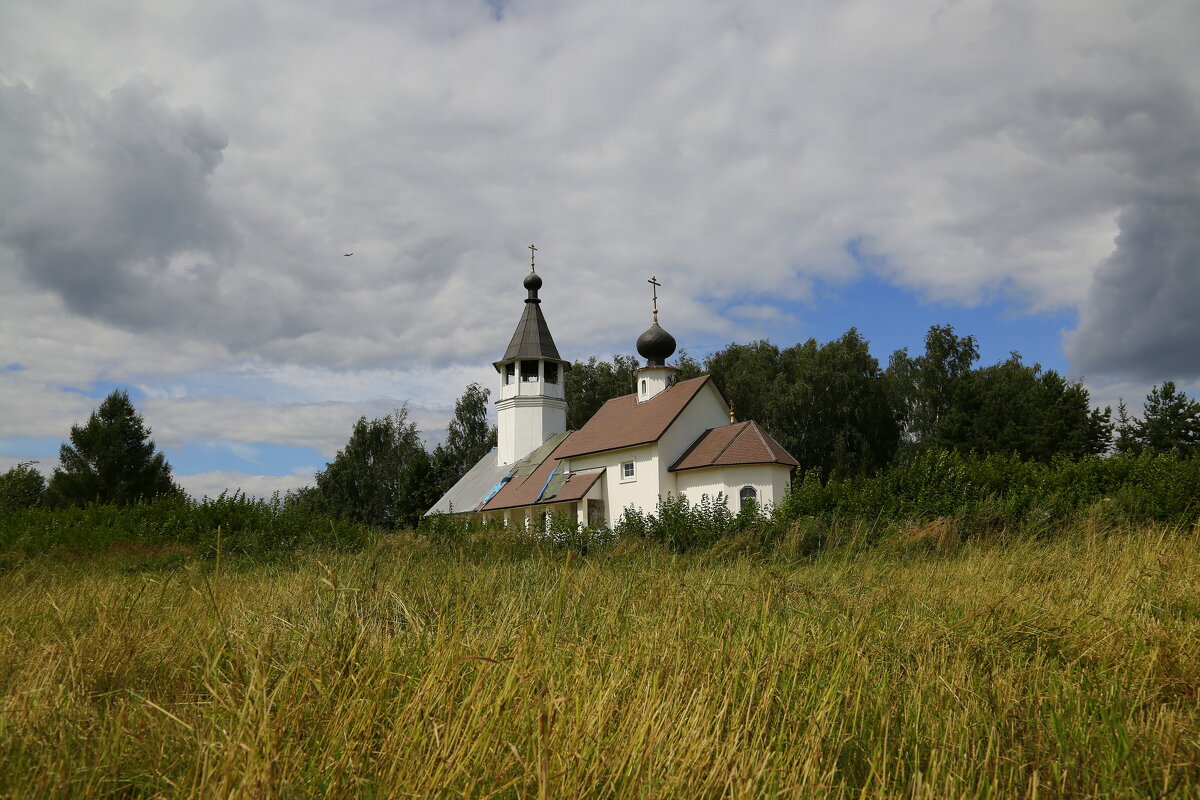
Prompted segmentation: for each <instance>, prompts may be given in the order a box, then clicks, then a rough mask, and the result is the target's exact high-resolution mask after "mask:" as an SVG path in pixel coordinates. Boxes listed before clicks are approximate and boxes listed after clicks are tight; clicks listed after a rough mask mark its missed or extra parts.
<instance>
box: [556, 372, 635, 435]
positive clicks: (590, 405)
mask: <svg viewBox="0 0 1200 800" xmlns="http://www.w3.org/2000/svg"><path fill="white" fill-rule="evenodd" d="M640 366H641V363H640V362H639V361H638V360H637V358H636V357H634V356H622V355H617V356H614V357H613V360H612V361H611V362H609V361H597V360H596V357H595V356H592V357H591V358H589V359H588V360H587V361H586V362H583V361H576V362H575V363H574V364H573V365H572V366H571V369H569V370H567V375H566V383H565V384H564V386H563V391H564V393H565V395H566V400H567V429H568V430H575V431H577V430H579V429H580V428H582V427H583V426H584V425H585V424H587V421H588V420H589V419H591V418H592V416H593V415H594V414H595V413H596V412H597V411H599V410H600V406H602V405H604V404H605V403H606V402H608V401H609V400H611V399H613V398H614V397H621V396H622V395H626V394H630V393H631V392H633V391H634V378H633V372H634V370H636V369H638V367H640Z"/></svg>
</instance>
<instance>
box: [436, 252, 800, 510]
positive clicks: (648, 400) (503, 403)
mask: <svg viewBox="0 0 1200 800" xmlns="http://www.w3.org/2000/svg"><path fill="white" fill-rule="evenodd" d="M651 282H652V283H654V284H655V303H654V305H655V308H654V311H653V324H651V326H650V328H649V329H647V330H646V331H645V332H644V333H643V334H642V335H641V336H639V337H638V340H637V350H638V353H639V354H641V356H642V357H643V358H644V359H646V366H645V367H643V368H641V369H639V370H637V371H636V372H635V386H634V387H631V388H634V389H635V390H636V391H634V392H633V393H631V394H628V395H625V396H624V397H617V398H614V399H612V400H609V401H608V402H607V403H605V404H604V405H603V406H602V407H601V408H600V410H599V411H597V412H596V414H595V415H594V416H593V417H592V418H591V419H590V420H588V422H587V424H585V425H584V426H583V427H582V428H580V429H579V430H577V431H568V430H567V402H566V399H565V392H564V390H563V389H564V387H563V384H564V381H565V373H566V371H567V370H569V369H570V368H571V364H570V363H569V362H567V361H565V360H563V359H562V357H561V356H559V354H558V348H557V347H555V345H554V339H553V337H552V336H551V335H550V329H549V327H548V326H547V325H546V318H545V317H544V316H543V314H542V309H541V300H540V299H539V298H538V291H539V290H540V289H541V287H542V279H541V276H539V275H538V274H537V273H536V272H535V271H534V270H533V268H532V267H531V268H530V272H529V274H528V275H526V276H525V281H524V286H525V289H526V290H527V292H528V296H527V297H526V299H525V309H524V312H523V313H522V315H521V319H520V321H519V322H518V323H517V329H516V331H515V332H514V333H513V337H512V341H510V342H509V344H508V349H507V350H505V351H504V356H503V357H502V358H501V359H500V360H499V361H497V362H495V367H496V371H497V372H498V373H499V374H500V398H499V400H497V401H496V411H497V422H496V424H497V428H498V433H499V437H498V442H497V447H496V448H495V449H493V450H491V451H490V452H489V453H487V454H486V455H485V456H484V457H483V458H481V459H480V460H479V463H477V464H476V465H475V466H474V467H472V468H471V469H470V470H469V471H468V472H467V474H466V475H464V476H463V477H462V478H461V479H460V480H459V481H458V482H457V483H456V484H455V485H454V486H453V487H452V488H451V489H450V491H448V492H446V494H445V495H444V496H443V497H442V498H441V499H440V500H438V502H437V503H436V504H435V505H434V506H433V508H431V509H429V511H428V512H427V513H428V514H436V513H455V514H457V513H470V514H480V515H483V516H484V517H487V518H493V519H502V520H505V521H506V522H509V523H516V524H531V523H532V520H533V519H535V518H540V517H542V516H543V515H545V514H546V513H556V514H567V515H571V516H574V517H575V518H576V519H577V520H578V521H579V523H580V524H583V525H607V526H609V527H612V526H613V525H614V524H615V523H616V522H617V520H618V519H620V517H621V514H622V513H623V512H624V510H625V509H626V508H636V509H639V510H641V511H643V512H647V513H654V510H655V507H656V506H657V504H658V501H659V498H666V497H668V496H675V497H686V498H687V499H688V500H689V501H691V502H693V503H694V502H697V501H699V500H700V499H701V497H702V496H704V495H707V496H708V497H709V498H710V499H714V500H715V499H716V498H717V496H718V495H723V496H724V498H725V501H726V502H727V503H728V504H729V507H730V509H731V510H732V511H733V512H735V513H736V512H737V511H738V510H739V509H740V508H741V507H742V506H743V505H746V504H748V503H751V502H753V503H756V504H758V505H759V506H763V507H769V506H772V505H774V504H776V503H778V502H779V501H780V500H781V499H782V498H783V496H784V495H785V494H786V493H787V491H788V489H789V488H790V481H791V472H792V468H793V467H795V466H796V463H797V462H796V459H794V458H792V456H791V455H790V454H789V453H788V452H787V451H786V450H784V449H783V448H782V447H781V446H780V445H779V443H778V442H776V441H775V440H774V439H773V438H771V436H770V435H769V434H768V433H767V432H766V431H764V430H763V429H762V428H760V427H759V426H758V425H757V424H756V423H754V422H734V421H733V419H734V416H733V412H732V410H731V409H730V407H729V406H728V404H727V403H726V401H725V399H724V398H723V397H722V396H721V393H720V391H719V390H718V389H717V387H716V385H715V384H714V383H713V382H712V380H711V379H710V378H709V377H708V376H701V377H699V378H692V379H690V380H684V381H680V380H678V379H677V375H676V373H677V370H676V369H675V368H674V367H672V366H670V365H669V364H667V363H666V361H667V359H668V358H670V357H671V355H672V354H673V353H674V352H675V338H674V337H673V336H671V334H669V333H667V332H666V331H665V330H663V329H662V327H660V326H659V324H658V308H657V305H658V301H657V286H658V284H657V282H656V281H655V280H653V279H652V280H651Z"/></svg>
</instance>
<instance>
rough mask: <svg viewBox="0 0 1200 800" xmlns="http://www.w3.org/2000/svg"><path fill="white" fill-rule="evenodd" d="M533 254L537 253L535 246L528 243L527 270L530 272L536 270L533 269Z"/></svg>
mask: <svg viewBox="0 0 1200 800" xmlns="http://www.w3.org/2000/svg"><path fill="white" fill-rule="evenodd" d="M535 255H537V248H536V247H534V246H533V245H529V271H530V272H537V270H535V269H534V268H533V257H534V256H535Z"/></svg>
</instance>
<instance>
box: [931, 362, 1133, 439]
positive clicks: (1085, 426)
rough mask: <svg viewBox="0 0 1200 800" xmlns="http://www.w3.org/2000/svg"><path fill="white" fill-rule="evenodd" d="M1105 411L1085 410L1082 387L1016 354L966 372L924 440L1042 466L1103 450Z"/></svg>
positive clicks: (1107, 414) (1107, 412)
mask: <svg viewBox="0 0 1200 800" xmlns="http://www.w3.org/2000/svg"><path fill="white" fill-rule="evenodd" d="M1110 417H1111V411H1110V410H1109V409H1104V410H1103V411H1101V410H1099V409H1093V408H1091V404H1090V400H1089V397H1088V392H1087V389H1085V388H1084V387H1083V385H1082V384H1080V383H1079V382H1077V381H1068V380H1066V379H1064V378H1063V377H1062V376H1061V375H1059V374H1058V373H1057V372H1055V371H1054V370H1046V371H1043V370H1042V367H1041V365H1040V364H1032V365H1029V364H1024V363H1022V361H1021V355H1020V354H1019V353H1016V352H1014V353H1012V354H1010V356H1009V358H1008V359H1007V360H1006V361H1003V362H1001V363H999V364H993V365H992V366H989V367H983V368H981V369H977V370H972V371H971V372H970V373H968V374H966V375H963V376H961V377H960V379H959V380H958V382H957V385H956V387H955V391H954V395H953V401H952V403H951V405H950V408H949V409H948V410H947V411H946V412H945V414H944V415H943V417H942V418H941V419H940V420H939V423H938V426H937V428H936V429H935V430H934V431H933V433H932V434H931V436H930V439H931V441H932V443H933V444H936V445H938V446H941V447H946V448H948V449H954V450H959V451H961V452H975V453H979V454H980V455H987V454H989V453H1004V454H1015V455H1017V456H1019V457H1021V458H1026V459H1033V460H1036V461H1043V462H1048V461H1050V460H1052V459H1053V458H1054V457H1055V456H1058V455H1062V456H1067V457H1070V458H1082V457H1083V456H1086V455H1098V454H1101V453H1104V452H1105V451H1107V450H1108V446H1109V441H1110V439H1111V435H1112V425H1111V422H1110Z"/></svg>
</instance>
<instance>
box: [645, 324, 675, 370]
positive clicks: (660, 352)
mask: <svg viewBox="0 0 1200 800" xmlns="http://www.w3.org/2000/svg"><path fill="white" fill-rule="evenodd" d="M637 351H638V352H639V353H641V355H642V358H644V359H646V366H647V367H661V366H664V365H665V364H666V361H667V359H668V358H670V357H671V354H672V353H674V352H675V337H674V336H672V335H671V334H669V333H667V332H666V331H664V330H663V329H662V327H661V326H659V324H658V323H657V322H656V323H654V324H653V325H651V326H650V327H649V328H647V329H646V332H645V333H643V334H642V335H641V336H639V337H638V340H637Z"/></svg>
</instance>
